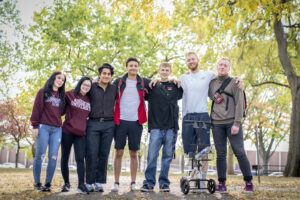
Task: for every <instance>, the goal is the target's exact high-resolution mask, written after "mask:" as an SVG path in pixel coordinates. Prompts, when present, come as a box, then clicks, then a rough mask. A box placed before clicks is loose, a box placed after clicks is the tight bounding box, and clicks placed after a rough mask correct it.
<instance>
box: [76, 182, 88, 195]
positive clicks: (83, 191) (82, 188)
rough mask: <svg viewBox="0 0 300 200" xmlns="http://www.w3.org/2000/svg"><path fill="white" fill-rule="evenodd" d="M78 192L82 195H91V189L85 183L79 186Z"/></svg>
mask: <svg viewBox="0 0 300 200" xmlns="http://www.w3.org/2000/svg"><path fill="white" fill-rule="evenodd" d="M77 191H78V192H79V193H81V194H89V193H90V191H89V189H88V188H87V187H86V185H85V184H83V183H82V184H80V185H79V186H78V188H77Z"/></svg>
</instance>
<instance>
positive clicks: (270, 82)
mask: <svg viewBox="0 0 300 200" xmlns="http://www.w3.org/2000/svg"><path fill="white" fill-rule="evenodd" d="M250 84H251V86H252V87H259V86H262V85H266V84H274V85H279V86H282V87H287V88H291V87H290V86H289V85H286V84H282V83H277V82H275V81H266V82H262V83H256V84H252V83H250Z"/></svg>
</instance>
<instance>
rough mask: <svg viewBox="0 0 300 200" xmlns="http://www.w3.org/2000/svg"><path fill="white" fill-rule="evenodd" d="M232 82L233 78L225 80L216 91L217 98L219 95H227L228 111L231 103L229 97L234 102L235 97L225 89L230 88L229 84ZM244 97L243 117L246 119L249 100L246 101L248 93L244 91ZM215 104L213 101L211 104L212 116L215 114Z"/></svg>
mask: <svg viewBox="0 0 300 200" xmlns="http://www.w3.org/2000/svg"><path fill="white" fill-rule="evenodd" d="M231 80H232V78H231V77H228V78H227V79H225V80H224V81H223V83H222V85H221V87H220V88H219V89H218V90H217V91H216V93H215V95H214V96H216V95H217V94H220V95H222V94H223V93H224V94H226V95H227V101H226V110H228V103H229V97H231V98H232V99H233V100H234V98H233V96H232V95H231V94H229V93H228V92H225V91H224V90H225V88H226V87H227V86H228V84H229V83H230V81H231ZM243 96H244V111H243V117H246V113H245V110H246V108H247V99H246V93H245V91H244V90H243ZM214 104H215V101H214V100H213V101H212V104H211V112H210V115H211V114H212V112H213V106H214Z"/></svg>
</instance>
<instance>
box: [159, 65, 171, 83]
mask: <svg viewBox="0 0 300 200" xmlns="http://www.w3.org/2000/svg"><path fill="white" fill-rule="evenodd" d="M158 73H159V75H160V78H161V81H162V82H166V81H168V79H169V76H170V75H171V73H172V70H171V65H169V64H164V63H163V64H161V65H160V66H159V68H158Z"/></svg>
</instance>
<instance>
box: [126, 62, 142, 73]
mask: <svg viewBox="0 0 300 200" xmlns="http://www.w3.org/2000/svg"><path fill="white" fill-rule="evenodd" d="M126 70H127V72H128V75H130V76H136V75H137V74H138V72H139V63H138V62H136V61H130V62H128V63H127V66H126Z"/></svg>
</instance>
